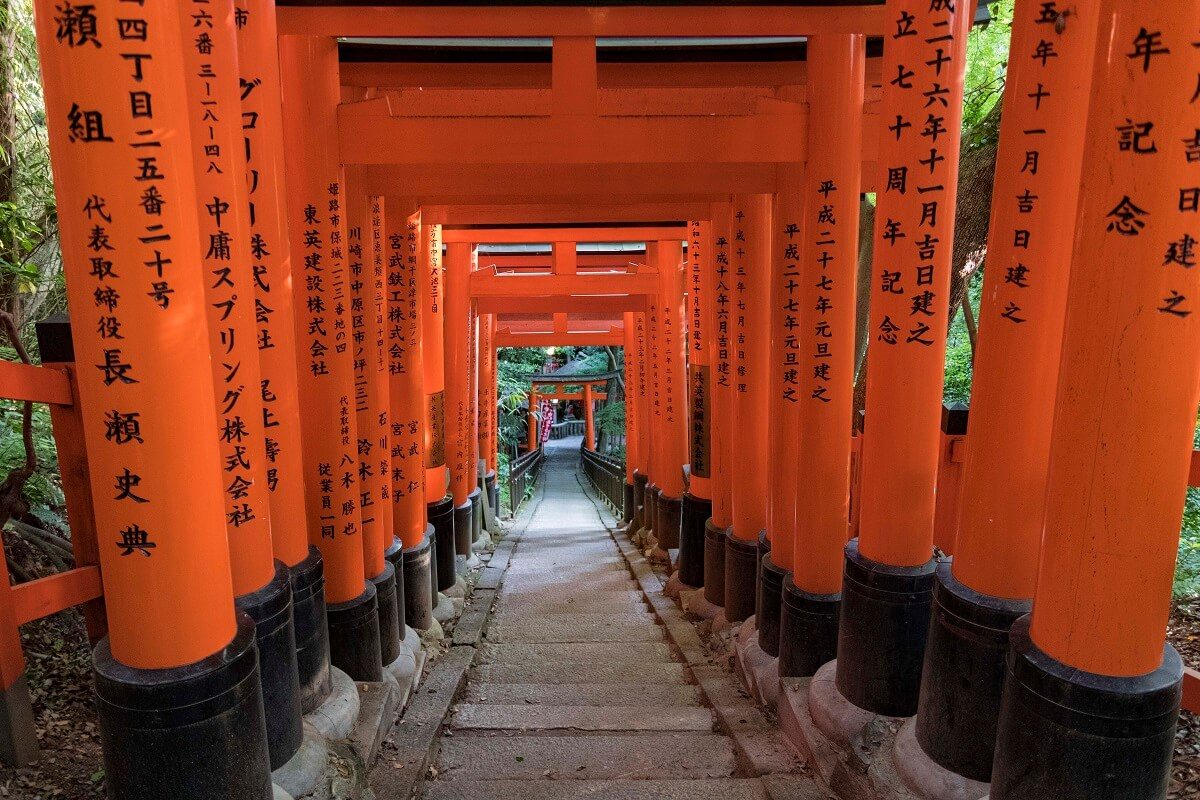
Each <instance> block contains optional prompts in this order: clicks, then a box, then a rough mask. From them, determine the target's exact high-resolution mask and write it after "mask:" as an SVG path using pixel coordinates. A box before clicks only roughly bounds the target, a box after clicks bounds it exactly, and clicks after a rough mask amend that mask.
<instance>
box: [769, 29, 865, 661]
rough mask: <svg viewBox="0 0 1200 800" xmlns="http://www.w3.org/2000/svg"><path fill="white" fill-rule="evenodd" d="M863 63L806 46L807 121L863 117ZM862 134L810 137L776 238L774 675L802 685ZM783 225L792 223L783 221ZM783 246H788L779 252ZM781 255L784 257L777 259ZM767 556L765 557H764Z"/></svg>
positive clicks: (841, 448) (859, 49) (849, 378)
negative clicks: (791, 432)
mask: <svg viewBox="0 0 1200 800" xmlns="http://www.w3.org/2000/svg"><path fill="white" fill-rule="evenodd" d="M865 67H866V54H865V50H864V39H863V37H862V36H859V35H844V36H813V37H811V38H810V39H809V40H808V69H809V76H810V77H809V83H810V86H811V88H812V94H811V95H810V99H809V104H810V114H811V115H812V119H845V120H858V119H861V118H862V108H863V93H864V71H865ZM861 162H862V128H861V126H860V125H846V126H845V127H843V129H842V130H841V131H840V132H839V135H838V136H835V137H830V136H829V135H828V132H827V131H825V130H824V129H823V128H822V126H820V125H813V126H811V127H810V129H809V138H808V163H807V165H806V169H805V176H804V180H803V183H802V187H803V190H802V191H803V194H802V196H801V197H798V198H796V200H798V201H799V202H798V204H796V205H792V204H791V203H783V204H781V209H786V210H787V212H790V213H785V212H784V211H782V210H781V213H780V219H779V220H778V221H777V223H776V227H777V228H779V227H781V226H782V229H784V230H788V229H790V228H792V226H795V227H796V228H799V229H800V231H801V233H800V235H798V236H797V237H795V239H794V241H795V242H796V245H797V249H798V251H799V255H798V259H799V260H798V269H799V273H800V274H799V276H798V277H797V281H798V282H799V284H800V287H801V288H800V293H799V295H798V297H799V304H800V308H801V319H800V327H799V329H798V344H799V355H800V363H799V365H798V369H799V370H800V383H799V387H798V389H797V391H798V392H799V394H800V400H799V409H798V410H799V421H798V428H799V430H798V432H799V447H797V448H796V452H795V453H794V454H793V456H792V458H793V459H795V462H796V466H797V470H796V474H795V478H794V480H795V481H796V483H795V492H796V531H795V538H794V541H793V547H792V551H791V561H790V562H789V563H787V564H782V565H781V566H784V568H785V569H787V571H788V573H789V574H788V578H787V580H786V581H785V582H784V585H783V597H782V603H781V611H780V621H779V674H780V675H781V676H783V677H807V676H809V675H812V674H813V673H815V672H816V671H817V669H818V668H820V667H821V666H822V665H824V664H825V663H827V662H829V661H831V660H832V659H833V658H834V657H835V655H836V653H837V639H838V614H839V612H840V607H841V589H842V560H843V558H844V556H843V549H844V548H845V546H846V538H847V536H848V535H849V530H850V520H849V513H850V433H851V412H852V409H853V406H854V403H853V394H854V318H855V307H856V306H855V288H856V275H857V272H858V229H859V192H860V191H861V185H862V166H861ZM791 214H795V215H796V216H795V217H794V218H791V219H789V218H788V217H789V216H790V215H791ZM790 241H792V240H791V239H789V242H790ZM784 255H788V253H786V252H785V253H784ZM773 557H774V556H773Z"/></svg>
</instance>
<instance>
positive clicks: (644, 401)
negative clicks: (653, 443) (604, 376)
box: [633, 303, 651, 476]
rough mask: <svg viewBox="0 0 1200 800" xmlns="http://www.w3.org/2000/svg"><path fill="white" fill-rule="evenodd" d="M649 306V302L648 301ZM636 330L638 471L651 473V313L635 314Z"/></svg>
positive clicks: (635, 389)
mask: <svg viewBox="0 0 1200 800" xmlns="http://www.w3.org/2000/svg"><path fill="white" fill-rule="evenodd" d="M647 307H649V303H647ZM633 326H634V331H635V337H634V345H635V350H634V354H633V357H634V359H635V361H636V364H637V372H636V374H635V377H636V380H637V383H636V385H635V386H634V397H633V403H634V405H635V406H636V408H635V414H636V427H635V429H634V432H635V433H636V434H637V471H638V474H640V475H646V476H649V475H650V425H651V415H650V376H649V375H648V374H647V369H648V366H649V359H650V314H649V313H648V312H645V311H640V312H637V313H635V314H634V315H633Z"/></svg>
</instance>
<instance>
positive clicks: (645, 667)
mask: <svg viewBox="0 0 1200 800" xmlns="http://www.w3.org/2000/svg"><path fill="white" fill-rule="evenodd" d="M471 680H472V681H480V682H483V683H540V684H555V683H638V682H645V683H656V684H669V683H691V682H692V681H691V680H690V678H689V676H688V674H687V667H686V666H685V665H683V664H676V663H668V664H664V663H662V662H650V663H640V662H637V661H630V660H623V661H618V662H598V663H590V664H583V663H570V662H547V663H545V664H480V665H479V666H477V667H474V668H473V669H472V670H471Z"/></svg>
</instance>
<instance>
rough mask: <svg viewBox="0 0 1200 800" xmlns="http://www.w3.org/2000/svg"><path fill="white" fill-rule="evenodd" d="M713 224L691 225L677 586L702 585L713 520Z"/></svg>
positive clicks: (692, 222)
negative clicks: (684, 479) (708, 277)
mask: <svg viewBox="0 0 1200 800" xmlns="http://www.w3.org/2000/svg"><path fill="white" fill-rule="evenodd" d="M712 257H713V253H712V223H710V222H708V221H700V220H693V221H691V222H689V223H688V250H687V259H688V263H687V268H688V273H687V326H686V337H685V346H684V349H685V351H686V353H687V376H688V388H687V397H688V427H687V435H688V461H689V468H688V486H687V492H686V493H684V495H683V511H682V513H681V521H680V525H679V581H680V583H682V584H683V585H684V586H688V587H691V588H698V587H700V586H703V585H704V531H705V523H707V522H708V519H709V517H711V516H712V366H711V364H710V351H711V350H712V348H711V347H710V346H709V338H710V333H709V328H708V324H707V316H708V311H709V306H710V305H711V303H712V297H711V296H710V295H708V294H706V293H705V292H704V288H705V287H704V274H705V273H706V272H712V269H713V264H712Z"/></svg>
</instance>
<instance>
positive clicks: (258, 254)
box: [234, 0, 308, 565]
mask: <svg viewBox="0 0 1200 800" xmlns="http://www.w3.org/2000/svg"><path fill="white" fill-rule="evenodd" d="M234 20H235V24H236V26H237V45H238V52H237V55H238V61H237V65H238V70H239V72H240V75H239V86H240V90H241V92H240V94H241V128H242V143H241V144H242V148H241V149H242V150H243V153H244V157H245V159H246V176H245V177H246V181H245V182H246V195H247V197H246V202H247V219H246V222H247V225H248V228H249V235H250V247H249V254H250V265H251V270H252V275H253V280H254V314H255V322H256V324H257V326H258V336H257V342H258V360H259V367H260V372H261V377H260V380H261V383H260V386H259V395H260V399H261V402H262V409H263V428H264V430H265V455H266V459H267V463H266V484H267V489H268V491H269V492H270V505H271V522H272V539H273V542H274V545H275V555H276V556H277V557H278V558H280V559H282V560H283V561H284V562H285V563H287V564H289V565H295V564H297V563H299V562H300V561H301V560H303V559H304V558H305V557H306V556H307V553H308V538H307V533H306V530H307V520H306V519H305V511H304V501H303V492H304V482H303V480H302V479H301V477H302V476H301V470H302V465H301V461H300V459H301V452H300V409H299V397H298V394H297V389H296V381H297V375H296V369H297V361H296V357H297V353H296V330H295V315H294V312H293V306H292V275H291V254H290V249H289V243H288V240H287V230H286V227H285V225H286V222H285V219H284V209H283V204H284V199H285V196H286V189H285V187H284V185H283V173H284V165H283V140H282V124H283V120H282V114H281V109H280V94H279V55H278V48H277V46H276V32H275V12H274V4H273V3H271V2H270V0H236V2H235V11H234Z"/></svg>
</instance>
